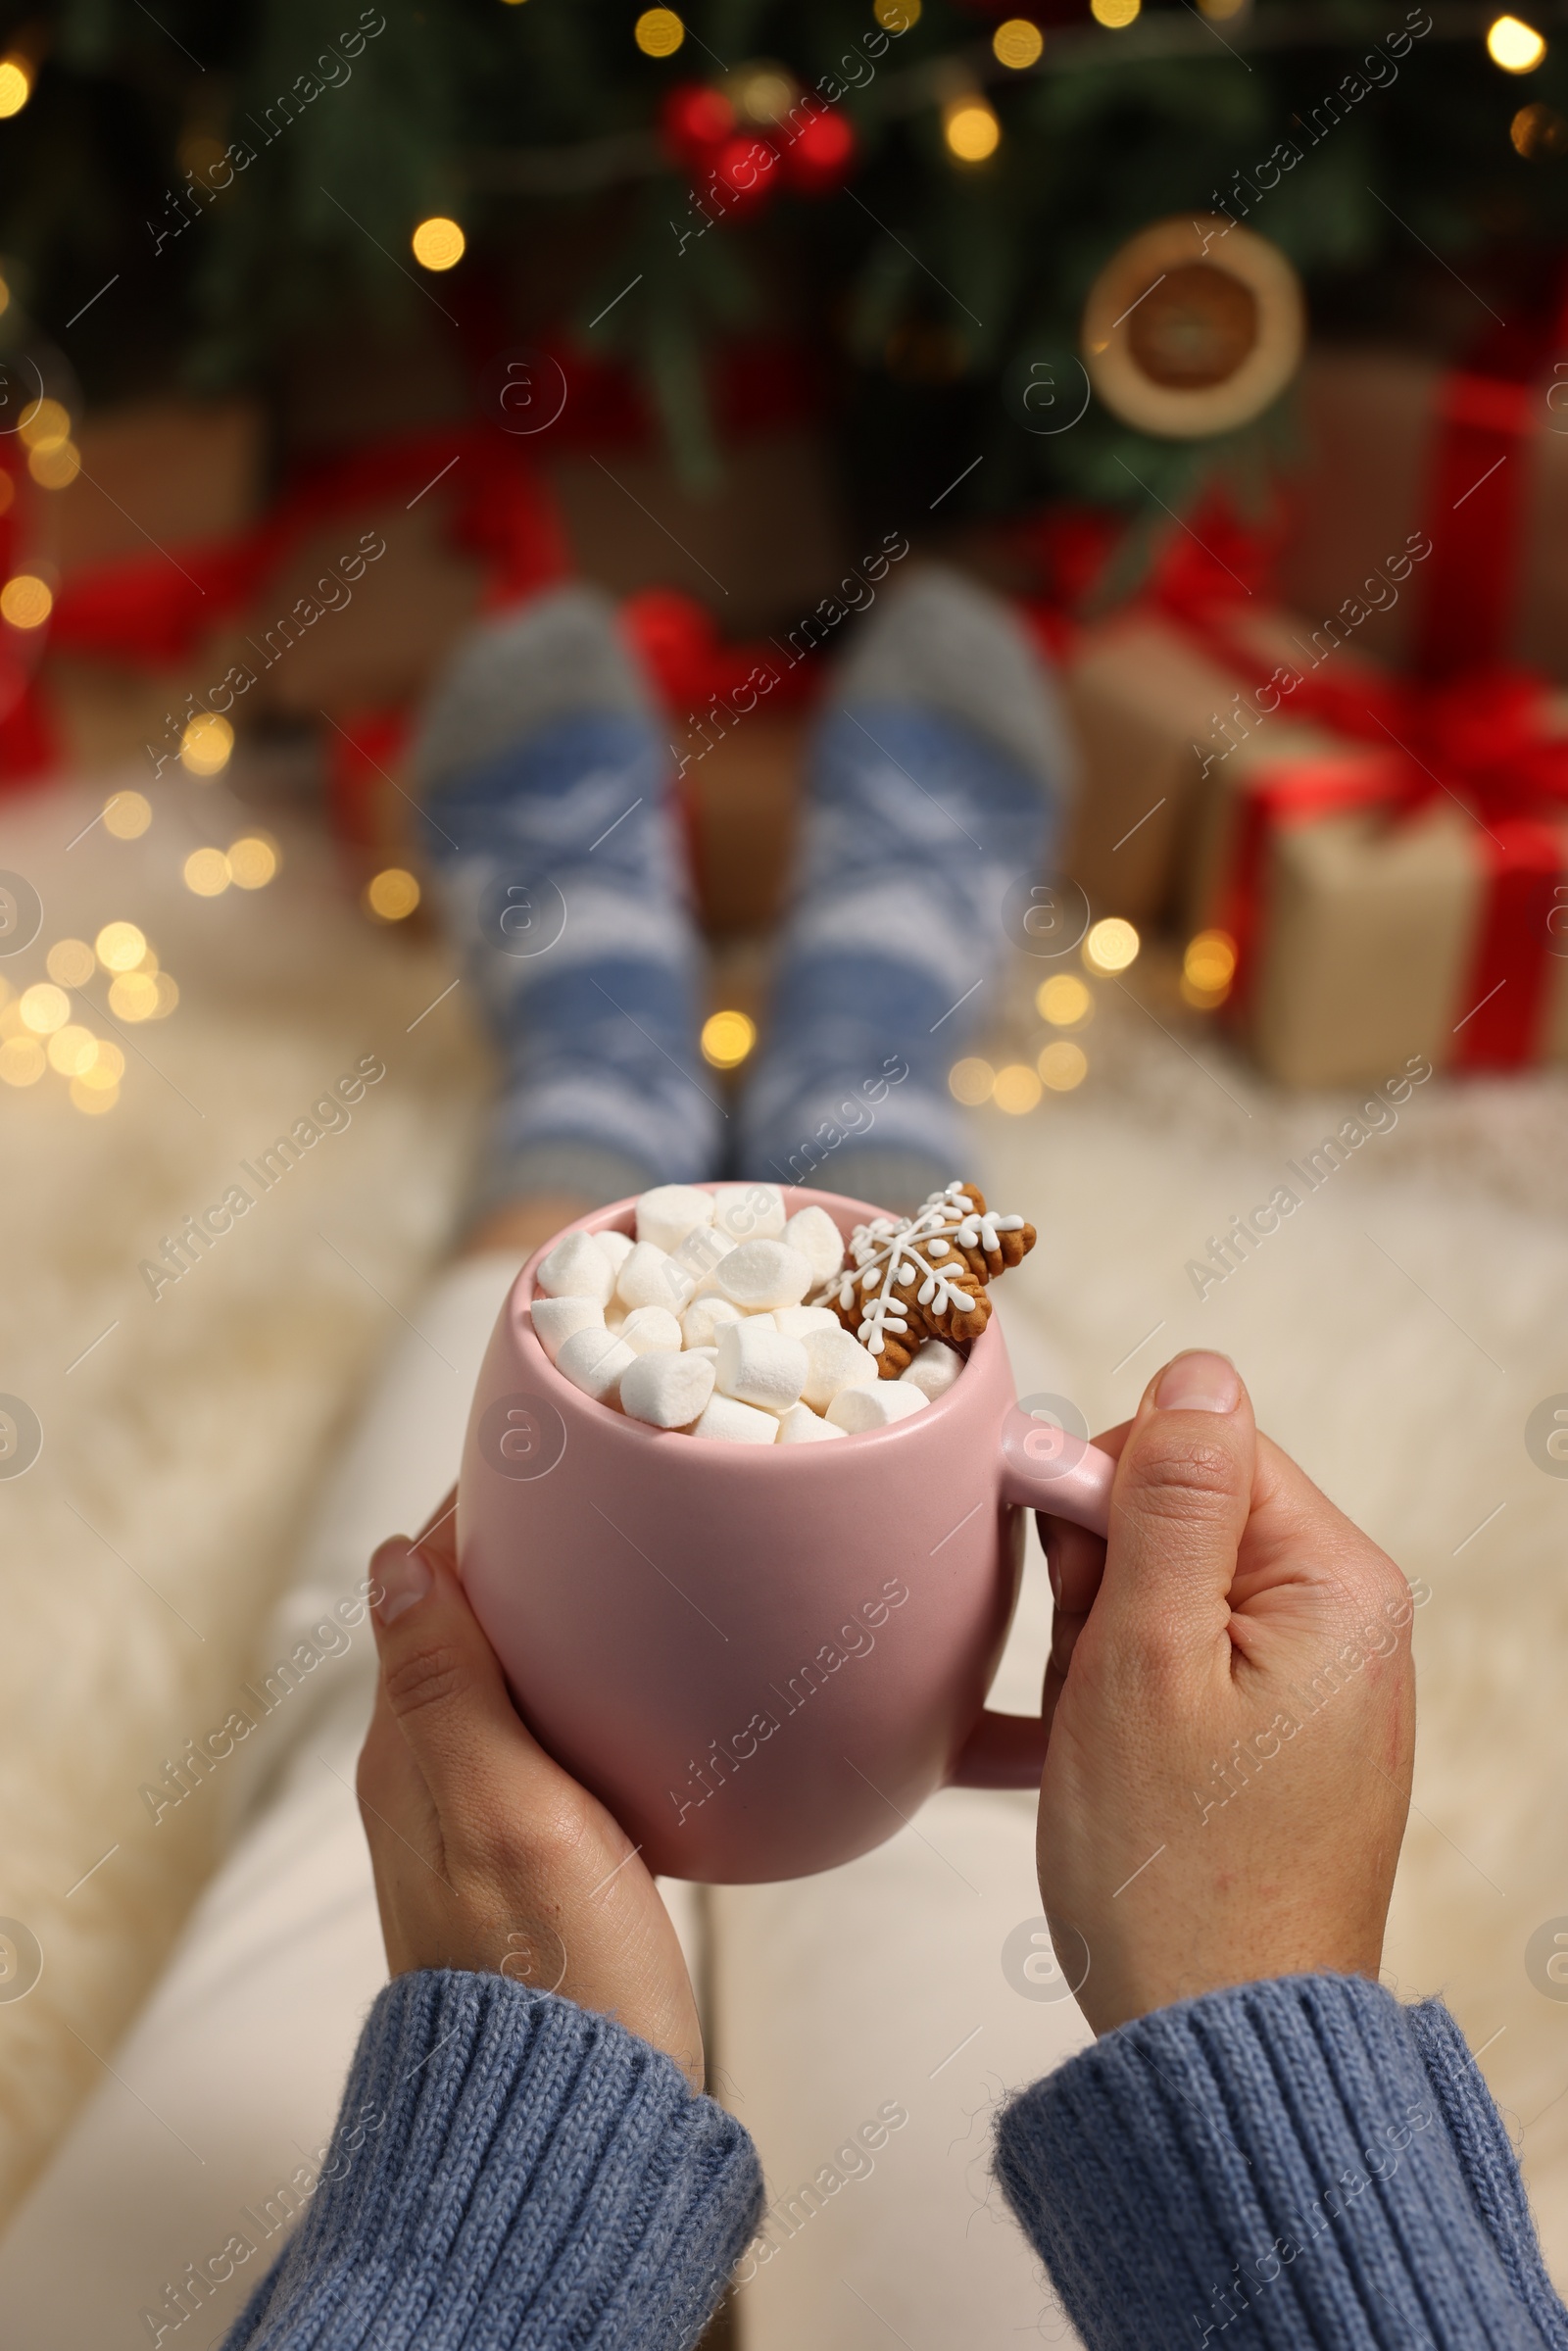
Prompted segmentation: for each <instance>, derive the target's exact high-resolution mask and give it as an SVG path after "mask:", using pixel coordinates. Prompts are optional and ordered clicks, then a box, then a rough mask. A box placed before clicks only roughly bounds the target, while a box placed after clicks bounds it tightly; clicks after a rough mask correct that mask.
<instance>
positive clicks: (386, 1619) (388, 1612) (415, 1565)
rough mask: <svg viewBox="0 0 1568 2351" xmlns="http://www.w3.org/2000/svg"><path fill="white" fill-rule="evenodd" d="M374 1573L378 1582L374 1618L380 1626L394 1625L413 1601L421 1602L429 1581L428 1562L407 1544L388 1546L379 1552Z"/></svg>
mask: <svg viewBox="0 0 1568 2351" xmlns="http://www.w3.org/2000/svg"><path fill="white" fill-rule="evenodd" d="M376 1574H377V1575H378V1577H379V1578H380V1582H381V1600H380V1604H379V1606H378V1607H377V1609H376V1612H375V1613H376V1616H377V1617H378V1618H379V1620H380V1622H381V1623H382V1624H383V1625H395V1624H396V1623H397V1621H398V1618H399V1617H400V1616H406V1615H407V1614H408V1612H409V1610H410V1609H411V1608H412V1607H413V1606H414V1604H415V1602H416V1601H417V1600H422V1599H423V1597H424V1595H425V1593H426V1592H428V1591H429V1589H430V1585H431V1582H432V1578H431V1574H430V1563H429V1561H428V1560H427V1559H426V1558H425V1557H424V1555H423V1553H422V1552H421V1551H418V1550H417V1549H416V1548H415V1546H414V1544H413V1543H409V1544H408V1545H407V1546H402V1545H393V1544H389V1545H388V1546H387V1548H386V1550H385V1551H383V1552H382V1553H380V1554H379V1555H378V1558H377V1563H376Z"/></svg>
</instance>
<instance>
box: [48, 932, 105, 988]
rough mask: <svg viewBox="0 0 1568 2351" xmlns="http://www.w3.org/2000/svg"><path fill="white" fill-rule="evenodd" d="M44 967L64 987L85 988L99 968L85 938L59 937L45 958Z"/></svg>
mask: <svg viewBox="0 0 1568 2351" xmlns="http://www.w3.org/2000/svg"><path fill="white" fill-rule="evenodd" d="M43 964H44V969H45V971H47V972H48V974H49V977H50V978H51V979H52V980H55V981H57V982H58V984H59V985H60V986H61V987H62V988H85V987H86V985H87V982H88V981H89V980H90V979H91V978H92V975H93V973H94V972H95V971H96V970H97V968H98V964H97V958H96V957H95V956H94V955H93V952H92V949H91V948H90V947H89V946H88V945H87V942H86V940H85V939H57V940H56V941H55V943H54V945H53V947H51V949H50V950H49V953H48V954H47V955H45V957H44V959H43Z"/></svg>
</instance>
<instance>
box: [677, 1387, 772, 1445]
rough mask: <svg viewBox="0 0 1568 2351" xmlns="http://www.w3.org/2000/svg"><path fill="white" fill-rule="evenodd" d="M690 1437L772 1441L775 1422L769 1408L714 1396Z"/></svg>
mask: <svg viewBox="0 0 1568 2351" xmlns="http://www.w3.org/2000/svg"><path fill="white" fill-rule="evenodd" d="M692 1435H693V1436H694V1437H720V1438H722V1439H723V1440H724V1442H725V1443H726V1444H728V1445H774V1444H776V1443H777V1441H778V1422H777V1421H776V1420H775V1419H774V1417H773V1415H772V1413H771V1412H758V1411H755V1410H754V1409H753V1407H752V1406H751V1405H750V1404H738V1403H737V1402H736V1401H735V1398H734V1397H733V1396H714V1397H713V1398H712V1400H711V1403H710V1404H709V1406H708V1409H707V1410H706V1411H705V1412H704V1414H703V1416H702V1418H701V1420H699V1421H698V1423H697V1425H696V1427H695V1428H694V1429H693V1431H692Z"/></svg>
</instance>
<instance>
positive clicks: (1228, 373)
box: [1082, 215, 1306, 441]
mask: <svg viewBox="0 0 1568 2351" xmlns="http://www.w3.org/2000/svg"><path fill="white" fill-rule="evenodd" d="M1305 340H1306V309H1305V304H1304V303H1303V301H1302V298H1301V284H1300V280H1299V277H1298V276H1297V274H1296V271H1295V270H1294V269H1292V267H1291V265H1290V263H1289V262H1288V261H1287V260H1286V258H1285V256H1284V254H1283V253H1281V251H1280V249H1279V247H1278V246H1277V245H1271V244H1270V243H1269V241H1268V239H1267V238H1266V237H1260V236H1258V235H1256V234H1255V233H1254V232H1253V231H1252V230H1251V229H1250V228H1239V227H1238V226H1237V225H1236V223H1235V222H1234V221H1232V220H1223V219H1212V218H1204V217H1200V218H1199V219H1198V220H1193V219H1192V218H1190V217H1189V216H1186V215H1183V216H1182V217H1181V218H1179V219H1176V220H1158V221H1156V222H1155V223H1154V225H1153V226H1152V228H1146V229H1142V230H1141V231H1140V232H1139V234H1138V235H1137V236H1135V237H1133V238H1131V239H1130V240H1129V242H1128V243H1127V244H1125V245H1123V246H1122V248H1121V250H1120V252H1119V253H1116V254H1113V255H1112V257H1111V259H1110V260H1109V261H1108V262H1107V263H1106V264H1105V267H1104V268H1103V269H1102V271H1101V272H1100V275H1099V276H1098V277H1097V278H1096V280H1095V282H1094V285H1093V287H1092V288H1091V289H1090V295H1089V300H1088V302H1087V304H1086V305H1085V308H1084V318H1083V329H1082V342H1083V356H1084V366H1085V367H1087V368H1088V370H1089V377H1090V381H1091V382H1092V383H1093V385H1094V387H1095V390H1096V391H1097V392H1098V393H1099V395H1100V397H1101V399H1102V400H1103V402H1104V404H1105V406H1106V408H1108V409H1109V410H1110V412H1111V414H1112V416H1119V417H1120V418H1121V420H1122V422H1123V423H1124V424H1131V425H1134V426H1136V427H1137V429H1138V430H1139V431H1140V432H1148V433H1155V434H1158V435H1159V436H1160V437H1161V438H1163V439H1166V440H1172V441H1197V440H1203V439H1207V438H1208V437H1210V436H1211V435H1213V434H1215V433H1223V432H1235V431H1236V430H1237V429H1238V428H1239V427H1240V426H1242V425H1244V424H1250V423H1251V421H1252V419H1253V417H1254V416H1261V415H1262V413H1263V411H1264V410H1265V409H1266V408H1267V407H1268V406H1269V405H1270V403H1271V402H1273V401H1275V400H1277V399H1278V398H1279V395H1280V394H1281V392H1283V391H1284V389H1285V387H1286V385H1287V384H1288V383H1289V382H1290V380H1291V378H1292V376H1293V375H1294V374H1295V373H1296V371H1297V369H1298V367H1299V366H1300V364H1301V352H1302V349H1303V346H1304V344H1305Z"/></svg>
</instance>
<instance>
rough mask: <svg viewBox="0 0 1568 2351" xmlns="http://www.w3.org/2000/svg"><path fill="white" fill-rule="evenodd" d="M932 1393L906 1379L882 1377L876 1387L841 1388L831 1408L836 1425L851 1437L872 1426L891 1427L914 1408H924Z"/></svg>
mask: <svg viewBox="0 0 1568 2351" xmlns="http://www.w3.org/2000/svg"><path fill="white" fill-rule="evenodd" d="M930 1400H931V1399H930V1397H929V1396H922V1395H921V1393H920V1391H919V1389H918V1388H907V1387H906V1386H905V1384H904V1382H903V1381H902V1380H878V1381H877V1383H876V1385H875V1386H874V1387H872V1388H841V1389H840V1390H839V1392H838V1395H837V1396H835V1397H834V1398H833V1401H832V1402H831V1404H829V1406H828V1408H827V1417H828V1420H829V1421H830V1423H831V1424H832V1426H833V1427H834V1428H837V1429H842V1430H843V1431H844V1433H845V1435H846V1436H848V1437H863V1436H864V1435H865V1433H866V1431H867V1430H868V1429H890V1428H891V1427H892V1426H893V1423H894V1422H895V1421H896V1420H907V1419H908V1417H909V1414H910V1413H911V1412H923V1411H924V1410H925V1408H926V1405H927V1404H928V1403H929V1402H930Z"/></svg>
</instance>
